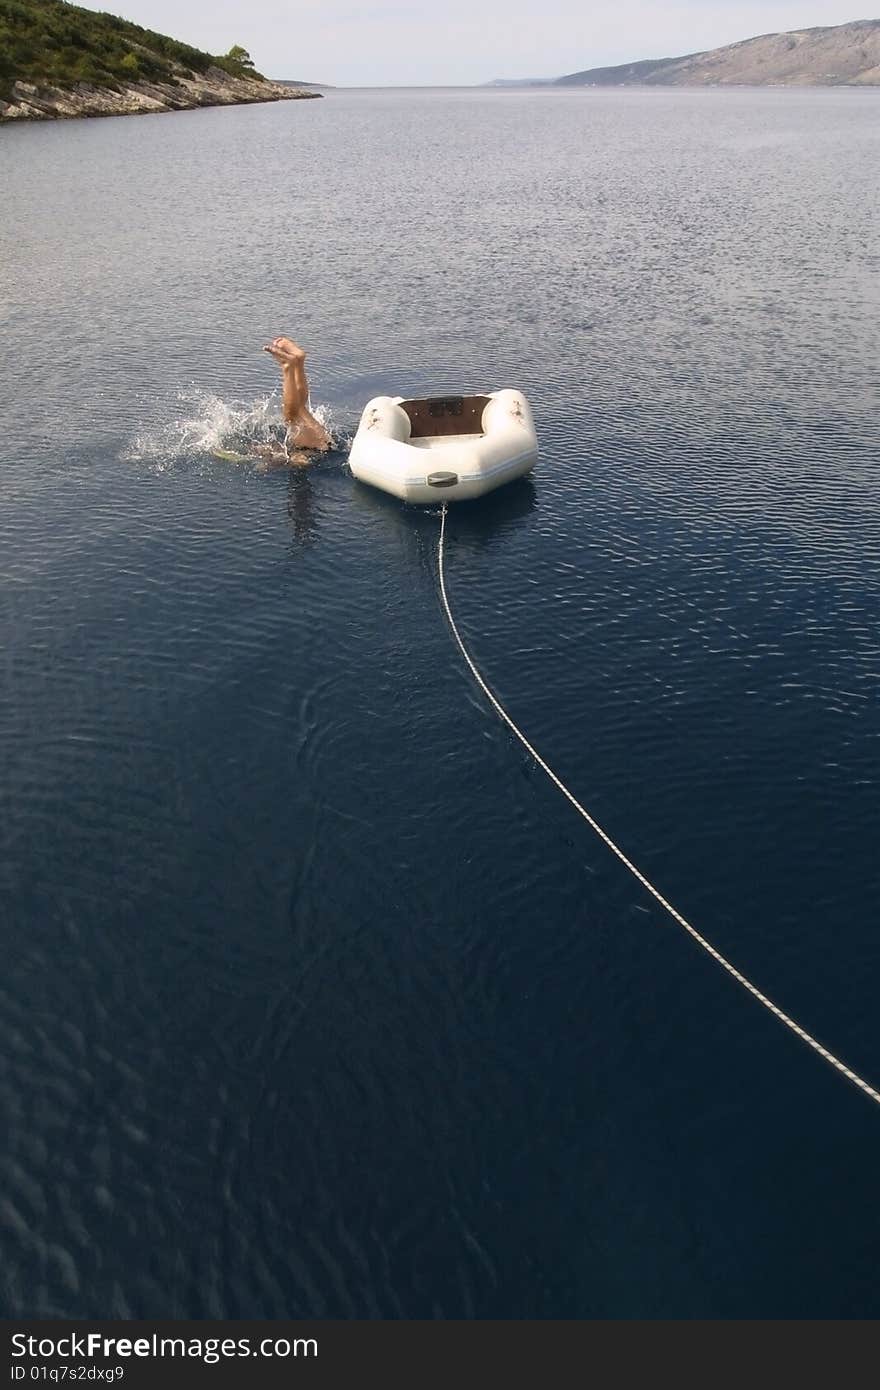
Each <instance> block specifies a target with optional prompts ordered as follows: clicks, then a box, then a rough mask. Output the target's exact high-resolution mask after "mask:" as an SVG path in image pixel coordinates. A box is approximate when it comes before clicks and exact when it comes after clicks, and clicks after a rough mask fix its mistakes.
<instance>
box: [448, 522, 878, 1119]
mask: <svg viewBox="0 0 880 1390" xmlns="http://www.w3.org/2000/svg"><path fill="white" fill-rule="evenodd" d="M445 539H446V506H444V507H443V513H442V516H441V520H440V544H439V547H438V554H437V558H438V561H439V573H440V596H441V598H442V600H443V607H444V609H445V611H446V617H447V619H448V620H449V626H450V628H451V629H452V635H453V637H454V638H455V640H456V642H457V643H458V647H459V650H460V652H461V654H462V656H463V657H464V659H465V661H466V662H467V664H468V666H469V668H470V672H471V675H472V676H473V678H474V680H475V681H476V682H477V685H478V686H479V687H480V689H481V690H482V692H483V694H484V695H485V696H486V698H487V700H488V701H489V703H490V704H491V705H492V707H493V709H494V710H495V713H496V714H497V715H498V716H499V717H500V718H501V719H503V720H504V723H505V724H506V725H507V727H508V728H509V729H510V731H511V733H513V734H515V735H516V737H517V738H518V739H519V741H520V743H521V744H522V745H523V747H524V748H525V749H526V750H527V752H528V753H530V754H531V756H532V757H533V758H534V760H535V762H536V763H537V764H538V766H539V767H540V768H541V770H542V771H543V772H546V774H547V776H548V777H549V778H550V781H551V782H552V783H553V785H554V786H555V787H558V788H559V790H560V791H561V792H562V795H563V796H564V797H566V799H567V800H568V801H570V802H571V804H572V806H573V807H574V808H575V810H576V811H577V812H578V813H579V814H580V815H581V816H583V818H584V820H585V821H586V822H587V825H589V827H590V828H591V830H594V831H595V832H596V834H597V835H598V836H599V839H600V840H602V841H603V842H604V843H605V844H606V845H607V846H608V848H609V849H610V850H611V852H612V854H615V855H616V856H617V858H618V859H619V860H620V862H621V864H623V865H624V866H625V867H626V868H627V869H629V871H630V873H631V874H632V875H633V877H634V878H636V879H638V881H639V883H640V884H641V885H642V887H643V888H645V889H647V891H648V892H649V893H650V894H651V897H652V898H654V899H656V901H657V902H658V903H659V904H660V906H661V907H662V908H665V909H666V911H667V912H668V913H669V915H670V917H672V918H673V920H674V921H676V922H677V923H678V925H679V926H680V927H684V930H685V931H686V932H687V933H688V935H689V936H691V937H693V939H694V941H696V943H697V945H698V946H702V948H703V950H704V951H705V952H706V953H707V954H708V955H710V956H711V957H712V959H713V960H714V961H717V963H718V964H719V965H720V966H721V967H722V969H724V970H726V971H727V973H728V975H732V976H733V978H734V979H735V980H736V982H737V984H740V985H742V987H743V989H745V990H748V992H749V994H751V995H752V996H753V998H755V999H757V1001H758V1003H759V1004H763V1005H764V1008H765V1009H768V1010H769V1011H770V1013H771V1014H773V1016H774V1017H775V1018H778V1019H779V1022H780V1023H784V1024H785V1026H786V1028H790V1029H791V1031H792V1033H794V1034H796V1036H797V1037H799V1038H800V1040H801V1042H805V1043H806V1044H807V1046H808V1047H811V1048H812V1049H813V1051H814V1052H818V1054H819V1056H820V1057H822V1058H824V1060H825V1061H826V1062H828V1063H829V1065H830V1066H832V1067H834V1068H835V1070H836V1071H839V1072H840V1073H841V1075H842V1076H845V1077H846V1079H847V1080H848V1081H852V1083H853V1084H854V1085H855V1086H858V1088H859V1090H860V1091H864V1093H865V1095H866V1096H870V1098H871V1100H874V1101H876V1102H877V1103H878V1105H880V1091H876V1090H875V1089H874V1087H873V1086H871V1085H869V1084H868V1082H867V1081H865V1080H863V1078H862V1077H861V1076H859V1075H858V1074H857V1073H856V1072H854V1071H853V1070H852V1068H850V1067H848V1066H847V1065H846V1063H845V1062H841V1060H840V1058H839V1057H835V1056H834V1053H833V1052H829V1051H828V1049H827V1047H823V1046H822V1044H821V1043H820V1042H817V1040H816V1039H815V1038H814V1037H813V1036H812V1035H811V1034H810V1033H808V1032H807V1030H806V1029H805V1028H802V1027H801V1026H800V1024H799V1023H796V1022H795V1021H794V1019H793V1018H789V1016H788V1014H787V1013H784V1012H783V1010H782V1009H780V1008H779V1006H778V1004H774V1003H773V1000H772V999H768V998H767V995H766V994H762V992H761V990H759V989H758V987H757V985H753V984H752V982H751V980H747V979H746V977H745V975H743V974H742V973H741V971H739V970H737V968H736V966H735V965H731V963H730V961H729V960H727V959H726V958H725V957H724V956H722V954H721V952H720V951H716V949H715V947H714V946H713V945H712V944H711V942H709V941H707V940H706V938H705V937H704V936H701V935H700V933H699V932H698V931H697V929H696V927H693V926H691V924H690V922H688V921H687V919H686V918H685V917H683V916H682V915H681V913H680V912H679V911H678V910H677V909H676V908H674V907H673V906H672V903H670V902H668V901H667V900H666V898H664V896H663V894H662V893H661V892H660V890H659V889H657V888H655V887H654V885H653V883H650V882H649V881H648V879H646V878H645V875H644V874H643V873H642V872H641V870H640V869H638V868H637V867H636V865H635V864H634V863H633V862H632V860H631V859H628V858H627V856H626V855H625V854H624V852H623V850H622V849H621V848H620V846H619V845H616V844H615V843H614V841H613V840H612V838H611V836H610V835H609V834H608V833H607V832H606V831H605V830H603V829H602V827H601V825H599V823H598V821H595V820H594V819H593V817H592V816H591V815H590V813H589V811H587V810H585V808H584V807H583V806H582V805H581V803H580V802H579V801H578V799H577V797H576V796H573V795H572V793H571V792H570V791H569V790H568V787H566V786H565V784H564V783H563V782H562V781H561V780H560V779H559V778H558V777H557V776H556V773H555V772H554V771H553V769H552V768H551V767H548V766H547V764H546V763H545V762H544V759H543V758H542V757H541V755H540V753H538V752H537V750H536V749H535V748H533V747H532V745H531V744H530V743H529V741H528V739H527V738H526V736H525V734H524V733H523V732H522V731H521V730H520V729H518V728H517V726H516V724H514V722H513V720H512V719H511V717H510V715H509V714H508V713H507V711H506V710H505V709H504V708H503V706H502V705H501V703H500V702H499V701H498V700H497V699H496V698H495V696H494V695H493V694H492V691H491V690H490V689H489V687H488V685H487V684H486V682H485V681H484V680H483V677H482V676H481V675H480V673H479V671H478V670H477V667H476V665H475V664H474V662H473V660H472V659H471V656H470V653H469V652H468V650H467V647H466V646H465V644H464V642H463V641H462V639H461V634H460V632H459V630H458V627H457V626H456V622H455V619H454V618H453V616H452V609H451V608H450V606H449V597H448V595H447V593H446V576H445V573H444V569H443V544H444V541H445Z"/></svg>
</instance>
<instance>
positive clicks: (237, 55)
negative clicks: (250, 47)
mask: <svg viewBox="0 0 880 1390" xmlns="http://www.w3.org/2000/svg"><path fill="white" fill-rule="evenodd" d="M226 56H227V58H229V59H230V61H231V62H233V63H238V66H239V67H240V68H252V67H253V66H254V60H253V58H252V57H251V55H250V54H249V53H248V51H247V49H246V48H242V46H241V44H240V43H234V44H233V45H232V47H231V48H230V50H229V52H228V53H227V55H226Z"/></svg>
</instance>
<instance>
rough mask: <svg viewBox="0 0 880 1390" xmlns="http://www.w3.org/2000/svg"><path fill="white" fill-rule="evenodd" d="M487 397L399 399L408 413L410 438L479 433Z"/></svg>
mask: <svg viewBox="0 0 880 1390" xmlns="http://www.w3.org/2000/svg"><path fill="white" fill-rule="evenodd" d="M489 399H490V398H489V397H488V396H432V397H431V398H430V399H428V400H424V401H401V402H400V408H401V410H405V411H406V413H407V415H408V416H409V422H410V426H411V431H410V438H411V439H429V438H430V439H437V438H440V437H442V436H444V435H455V434H482V433H483V411H484V410H485V409H486V406H487V405H488V404H489Z"/></svg>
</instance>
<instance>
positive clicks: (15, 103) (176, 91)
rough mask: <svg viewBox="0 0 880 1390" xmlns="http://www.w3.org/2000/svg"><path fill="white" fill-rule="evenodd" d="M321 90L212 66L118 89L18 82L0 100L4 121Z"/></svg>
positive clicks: (128, 112)
mask: <svg viewBox="0 0 880 1390" xmlns="http://www.w3.org/2000/svg"><path fill="white" fill-rule="evenodd" d="M320 95H321V93H320V92H312V91H306V90H305V89H304V88H301V87H285V86H282V85H281V83H278V82H268V81H266V80H263V81H260V80H258V79H257V78H254V77H232V76H231V75H230V74H229V73H228V72H224V71H223V69H222V68H215V67H211V68H208V69H207V70H206V71H205V72H203V73H198V74H194V75H192V76H186V77H184V76H182V75H181V76H177V77H176V78H175V80H174V82H173V83H172V82H131V83H120V84H119V86H118V88H117V89H115V90H114V89H113V88H111V87H91V86H88V85H86V84H85V83H79V84H78V85H77V86H75V87H64V88H62V87H43V86H41V87H36V86H33V85H32V84H31V83H29V82H16V83H15V84H14V86H13V88H12V93H11V100H9V101H0V121H46V120H70V119H72V118H74V117H77V116H136V115H149V114H151V113H154V112H159V111H192V110H195V109H196V107H199V106H242V105H247V104H250V103H252V102H259V101H301V100H305V99H306V98H309V97H320Z"/></svg>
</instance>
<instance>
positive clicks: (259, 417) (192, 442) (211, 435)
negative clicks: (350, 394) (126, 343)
mask: <svg viewBox="0 0 880 1390" xmlns="http://www.w3.org/2000/svg"><path fill="white" fill-rule="evenodd" d="M178 400H179V401H180V403H181V405H182V406H183V407H186V408H185V409H184V410H182V411H181V413H180V415H179V416H178V417H177V418H175V419H174V420H171V421H169V422H168V423H167V424H165V425H161V426H159V427H158V428H157V429H154V430H145V431H143V432H140V433H138V434H136V435H135V437H134V438H133V439H132V440H131V442H130V443H129V444H128V445H127V446H126V448H125V449H124V451H123V453H122V458H123V460H124V461H126V462H128V463H151V464H154V465H155V466H157V467H159V468H160V469H162V468H166V467H168V466H169V465H171V464H174V463H176V462H178V461H180V460H183V459H190V460H192V459H195V460H198V459H199V458H202V459H204V458H207V457H210V456H211V455H212V454H214V453H215V451H216V450H218V449H222V450H228V451H229V452H230V453H241V454H244V455H246V456H249V455H250V453H251V450H252V448H253V446H254V445H256V444H268V443H273V442H277V443H281V442H282V441H283V439H284V420H283V418H282V415H281V402H280V397H279V394H278V392H273V393H272V394H271V395H268V396H261V397H260V398H259V399H257V400H255V401H235V400H233V401H224V400H223V399H222V398H221V397H220V396H215V395H214V394H213V393H212V392H210V391H199V390H195V389H192V390H187V391H181V392H180V393H179V394H178ZM313 413H314V415H315V417H316V418H317V419H318V420H320V422H321V424H322V425H323V426H324V428H325V429H326V431H327V433H328V434H329V435H330V437H331V440H332V443H333V446H334V447H338V445H339V444H340V443H341V442H342V441H343V435H342V433H341V432H340V431H339V430H338V429H337V428H336V426H335V424H334V422H333V418H332V415H331V412H330V409H329V407H328V406H323V405H318V406H315V407H314V408H313Z"/></svg>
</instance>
